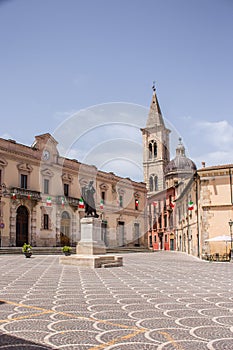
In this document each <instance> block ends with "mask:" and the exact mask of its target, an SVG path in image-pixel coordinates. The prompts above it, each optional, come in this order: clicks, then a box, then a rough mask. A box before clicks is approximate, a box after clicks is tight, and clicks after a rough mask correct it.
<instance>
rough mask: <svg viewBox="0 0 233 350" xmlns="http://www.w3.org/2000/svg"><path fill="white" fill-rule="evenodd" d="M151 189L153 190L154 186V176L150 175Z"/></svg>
mask: <svg viewBox="0 0 233 350" xmlns="http://www.w3.org/2000/svg"><path fill="white" fill-rule="evenodd" d="M149 187H150V191H153V189H154V186H153V176H150V183H149Z"/></svg>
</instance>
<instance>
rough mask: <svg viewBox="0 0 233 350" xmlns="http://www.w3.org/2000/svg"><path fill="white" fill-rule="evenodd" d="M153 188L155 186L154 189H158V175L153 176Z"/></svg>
mask: <svg viewBox="0 0 233 350" xmlns="http://www.w3.org/2000/svg"><path fill="white" fill-rule="evenodd" d="M154 188H155V191H158V176H155V177H154Z"/></svg>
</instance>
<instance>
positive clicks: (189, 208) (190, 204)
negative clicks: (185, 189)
mask: <svg viewBox="0 0 233 350" xmlns="http://www.w3.org/2000/svg"><path fill="white" fill-rule="evenodd" d="M193 209H194V206H193V202H192V201H189V202H188V210H193Z"/></svg>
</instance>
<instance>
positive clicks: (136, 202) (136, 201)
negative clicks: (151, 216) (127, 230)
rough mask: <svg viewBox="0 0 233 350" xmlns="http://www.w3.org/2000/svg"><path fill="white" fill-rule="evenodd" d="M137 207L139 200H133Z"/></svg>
mask: <svg viewBox="0 0 233 350" xmlns="http://www.w3.org/2000/svg"><path fill="white" fill-rule="evenodd" d="M138 205H139V200H138V199H135V206H136V207H138Z"/></svg>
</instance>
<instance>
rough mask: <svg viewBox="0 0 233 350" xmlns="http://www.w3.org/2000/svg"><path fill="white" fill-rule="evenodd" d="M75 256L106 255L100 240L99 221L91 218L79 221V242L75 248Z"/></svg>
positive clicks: (104, 247)
mask: <svg viewBox="0 0 233 350" xmlns="http://www.w3.org/2000/svg"><path fill="white" fill-rule="evenodd" d="M76 253H77V254H85V255H87V254H90V255H97V254H98V255H99V254H105V253H106V246H105V244H104V242H103V241H102V240H101V220H100V219H96V218H93V217H89V218H83V219H81V240H80V241H79V243H78V245H77V247H76Z"/></svg>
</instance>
